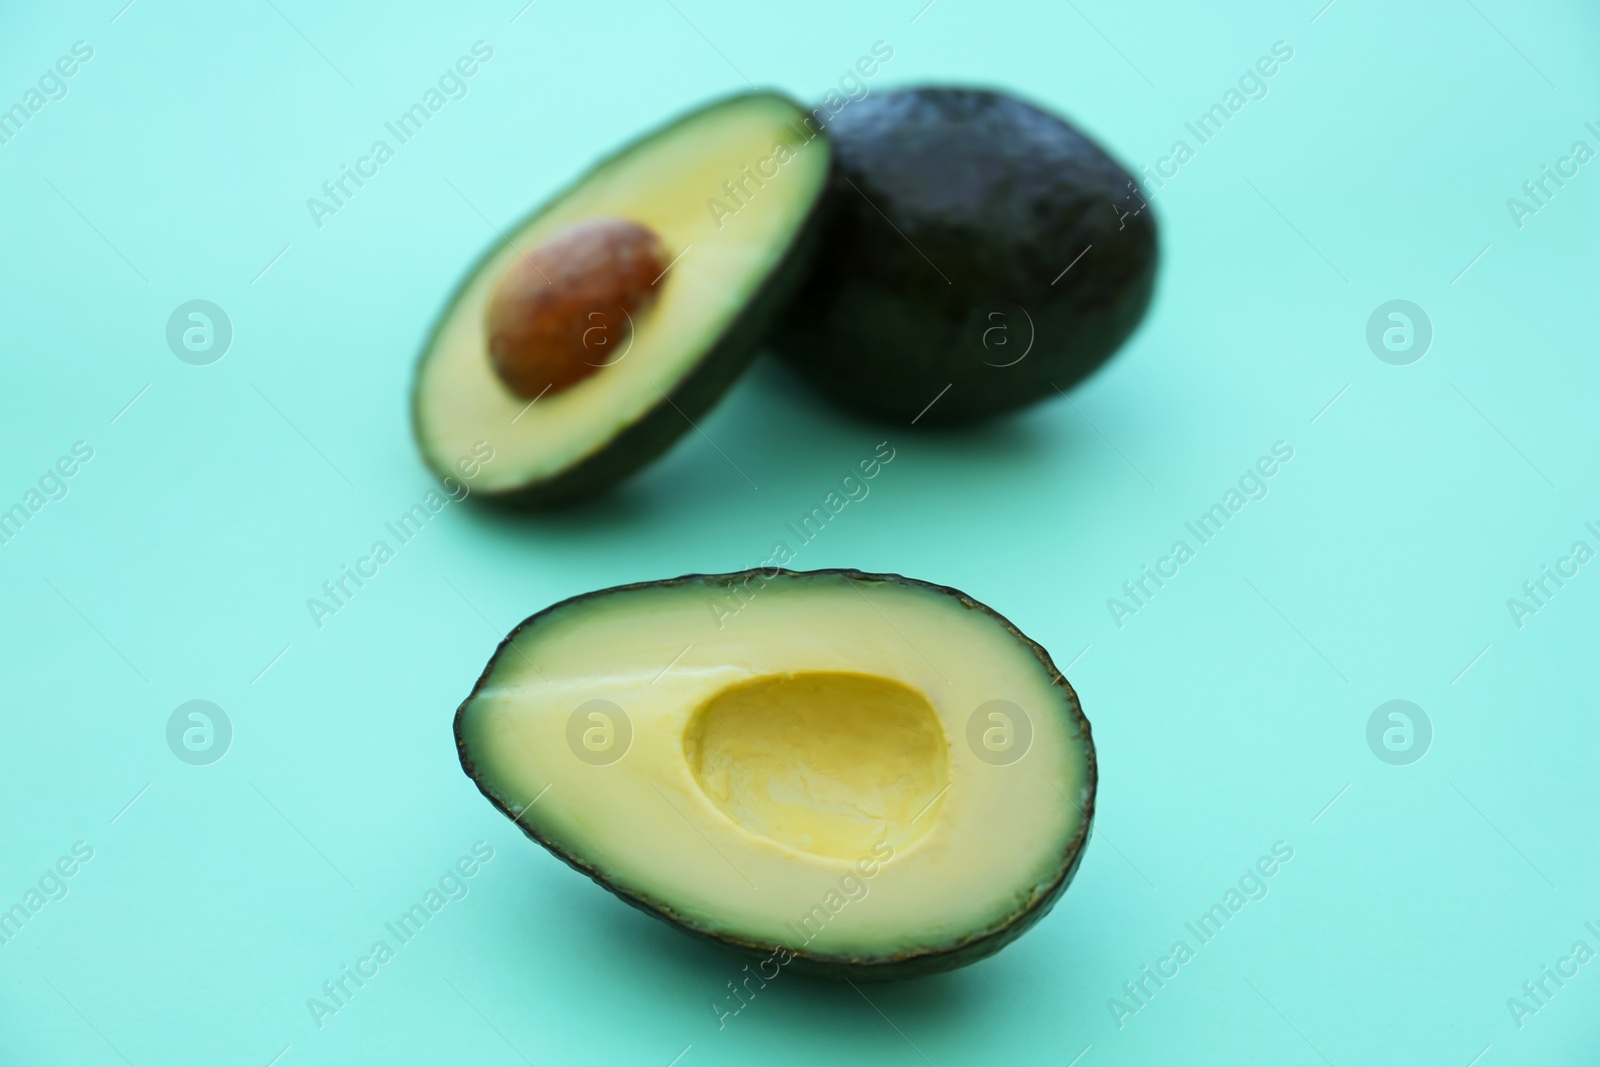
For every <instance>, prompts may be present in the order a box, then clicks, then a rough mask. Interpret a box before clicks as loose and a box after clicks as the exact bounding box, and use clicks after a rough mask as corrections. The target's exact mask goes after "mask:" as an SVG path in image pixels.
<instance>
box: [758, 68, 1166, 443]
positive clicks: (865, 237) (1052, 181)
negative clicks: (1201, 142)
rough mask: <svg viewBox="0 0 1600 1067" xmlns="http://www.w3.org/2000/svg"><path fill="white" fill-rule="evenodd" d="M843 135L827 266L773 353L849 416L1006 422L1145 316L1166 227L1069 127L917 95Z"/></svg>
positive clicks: (851, 124) (1108, 161)
mask: <svg viewBox="0 0 1600 1067" xmlns="http://www.w3.org/2000/svg"><path fill="white" fill-rule="evenodd" d="M827 132H828V136H829V138H830V139H831V140H832V141H833V145H834V151H835V155H836V168H835V173H834V175H833V177H832V178H831V179H830V184H829V189H828V194H827V195H828V200H829V202H830V208H831V210H830V220H829V222H828V223H827V230H826V233H825V235H824V237H823V248H822V251H821V252H820V253H819V260H820V261H821V262H825V263H827V264H828V269H826V270H818V271H816V272H815V273H814V274H813V275H812V276H811V278H810V279H809V280H808V281H807V283H806V287H805V288H804V290H803V291H802V292H801V293H800V294H799V295H798V296H797V297H796V299H795V301H794V303H793V304H792V305H791V309H790V312H789V313H788V314H787V315H786V316H785V319H784V321H783V322H782V323H781V324H780V325H779V326H778V327H777V328H776V329H775V330H774V334H773V337H772V341H771V344H772V348H773V351H774V352H775V353H776V354H777V355H778V356H779V357H780V358H781V359H783V360H784V361H785V362H786V363H788V364H789V365H790V366H791V367H793V368H794V369H795V371H796V372H797V373H799V374H800V376H801V377H803V378H805V379H806V380H807V381H808V382H809V383H810V384H811V385H812V386H814V387H815V388H816V389H817V390H819V391H820V392H822V393H823V394H825V395H826V396H828V397H829V398H830V399H832V400H834V401H835V402H837V403H839V404H840V405H842V406H844V407H846V408H848V409H850V410H853V411H857V412H860V413H863V414H867V415H871V416H876V417H879V418H884V419H890V420H894V421H897V422H902V423H909V422H911V421H912V420H916V422H917V424H918V425H919V426H931V425H938V424H948V425H954V424H963V423H972V422H976V421H979V420H982V419H986V418H990V417H992V416H995V415H999V414H1001V413H1004V412H1007V411H1011V410H1014V409H1016V408H1020V407H1023V406H1025V405H1027V404H1031V403H1034V402H1036V401H1039V400H1042V399H1047V398H1051V397H1055V396H1057V395H1058V393H1057V391H1058V390H1066V389H1069V388H1071V387H1072V386H1073V385H1074V384H1075V383H1077V382H1078V381H1080V380H1082V379H1083V378H1085V377H1087V376H1088V375H1089V374H1090V373H1092V372H1093V371H1094V370H1095V369H1097V368H1098V367H1099V366H1100V365H1101V364H1103V363H1104V362H1105V361H1106V360H1107V359H1109V358H1110V357H1111V355H1112V354H1113V353H1114V352H1115V351H1116V350H1117V348H1118V347H1119V346H1120V345H1121V344H1122V343H1123V341H1124V340H1126V339H1127V337H1128V336H1129V334H1131V333H1132V332H1133V330H1134V328H1135V327H1136V326H1137V325H1138V324H1139V322H1140V320H1141V319H1142V318H1143V316H1144V313H1145V310H1146V308H1147V307H1148V306H1149V304H1150V300H1151V295H1152V293H1153V291H1154V284H1155V274H1156V265H1157V233H1156V221H1155V216H1154V213H1153V211H1152V210H1151V208H1150V207H1149V206H1148V205H1147V204H1146V203H1145V201H1144V200H1143V199H1142V198H1141V196H1140V194H1139V191H1138V184H1137V182H1136V181H1135V180H1134V177H1133V176H1132V175H1131V174H1129V173H1128V171H1127V170H1125V169H1124V168H1123V167H1122V166H1121V165H1120V164H1119V163H1117V161H1116V160H1114V159H1113V158H1111V156H1109V155H1108V154H1107V153H1106V152H1105V151H1104V150H1103V149H1102V148H1100V146H1099V145H1097V144H1095V143H1094V142H1093V141H1092V140H1090V139H1089V138H1088V137H1086V136H1085V135H1084V134H1083V133H1081V132H1080V131H1078V130H1077V129H1075V128H1074V127H1073V126H1071V125H1070V124H1069V123H1067V122H1066V121H1064V120H1063V119H1061V118H1059V117H1057V116H1055V115H1052V114H1050V113H1049V112H1046V111H1044V110H1041V109H1040V108H1037V107H1035V106H1033V105H1032V104H1029V103H1027V102H1025V101H1022V100H1018V99H1016V98H1015V97H1012V96H1009V95H1006V94H1004V93H997V92H990V91H984V90H974V89H959V88H943V87H934V88H915V89H905V90H900V91H896V92H888V93H880V94H873V95H872V96H869V97H868V98H866V99H865V100H862V101H859V102H856V103H852V104H850V105H849V106H848V107H846V108H845V109H844V110H843V111H841V112H840V113H839V114H838V115H837V116H836V117H835V118H834V119H833V120H832V121H831V122H830V123H829V124H828V127H827ZM1080 256H1081V257H1082V258H1079V257H1080ZM1069 268H1070V269H1069ZM947 387H948V388H947ZM936 397H937V398H938V399H937V402H936V403H935V402H934V401H935V398H936ZM930 405H931V406H930Z"/></svg>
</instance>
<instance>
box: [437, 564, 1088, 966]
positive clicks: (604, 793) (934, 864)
mask: <svg viewBox="0 0 1600 1067" xmlns="http://www.w3.org/2000/svg"><path fill="white" fill-rule="evenodd" d="M455 739H456V747H457V751H458V753H459V755H460V758H461V766H462V769H463V770H464V771H466V773H467V775H468V776H469V777H470V778H472V780H473V781H474V782H475V783H477V786H478V788H479V790H481V791H482V792H483V794H484V796H486V797H487V798H488V799H489V800H490V801H491V802H492V803H493V804H494V805H495V807H497V808H498V809H500V811H501V812H503V813H504V814H505V815H506V816H508V817H509V818H511V819H512V820H513V821H515V822H516V823H517V825H518V826H519V827H520V828H521V829H522V830H523V832H524V833H526V834H527V835H528V836H529V837H531V838H533V839H534V840H535V841H537V842H539V843H540V844H541V845H543V846H544V847H545V848H547V849H549V850H550V851H551V852H552V853H554V854H555V855H556V857H557V858H559V859H561V860H563V861H565V862H566V863H567V864H568V865H570V866H571V867H573V868H574V869H576V870H578V871H580V872H582V873H583V874H586V875H588V876H589V877H590V878H592V879H593V880H594V881H595V882H597V883H599V884H600V885H601V886H602V887H604V888H605V889H608V890H610V891H611V892H612V893H614V894H616V895H617V896H618V897H620V898H621V899H622V900H623V901H625V902H626V903H628V904H631V905H633V906H634V907H636V908H639V909H641V910H643V911H645V912H648V913H649V914H651V915H653V916H655V917H656V918H659V919H662V920H664V921H666V922H668V923H670V924H671V925H673V926H675V927H677V928H678V929H680V930H682V931H684V932H686V933H688V934H691V935H693V936H695V937H698V938H703V939H706V940H709V941H712V942H715V943H717V944H719V945H722V946H724V947H727V948H729V949H732V950H734V951H736V952H738V953H740V954H741V955H744V956H748V957H750V958H752V959H756V960H759V961H760V962H758V963H757V964H756V965H755V972H752V973H756V972H759V973H760V975H761V977H762V978H764V979H767V980H770V979H772V978H773V977H775V975H776V974H777V972H778V969H781V968H788V969H790V970H792V971H794V972H803V973H808V974H812V975H817V976H821V977H827V978H837V979H850V980H852V981H858V982H859V981H881V980H888V979H900V978H911V977H917V976H920V975H925V974H932V973H935V972H939V971H946V970H950V969H953V968H956V967H962V966H965V965H967V964H969V963H972V962H974V961H976V960H979V959H982V958H984V957H985V956H989V955H991V954H993V953H995V952H998V951H999V950H1000V949H1001V948H1003V947H1004V946H1005V945H1007V944H1009V943H1010V942H1011V941H1013V940H1014V939H1016V938H1017V937H1018V936H1020V935H1021V934H1022V933H1023V932H1024V931H1026V930H1027V929H1028V928H1030V927H1031V926H1033V925H1034V924H1035V923H1037V922H1038V921H1039V920H1040V919H1041V918H1043V917H1044V915H1045V913H1046V912H1048V911H1049V910H1050V908H1051V906H1052V905H1054V904H1055V902H1056V900H1057V899H1058V898H1059V897H1060V896H1061V894H1062V892H1063V891H1064V890H1065V889H1066V886H1067V883H1068V881H1069V880H1070V879H1071V878H1072V875H1073V873H1074V872H1075V871H1076V870H1077V867H1078V862H1079V860H1080V859H1081V858H1082V854H1083V847H1084V843H1085V842H1086V840H1087V839H1088V832H1089V824H1090V820H1091V818H1092V816H1093V813H1094V797H1095V780H1096V772H1095V753H1094V744H1093V741H1092V739H1091V737H1090V732H1089V723H1088V721H1087V720H1086V719H1085V718H1084V715H1083V711H1082V709H1081V708H1080V707H1079V705H1078V698H1077V695H1076V694H1075V693H1074V692H1073V689H1072V687H1071V685H1069V684H1068V683H1067V681H1066V680H1065V679H1064V678H1062V676H1061V673H1060V672H1059V671H1058V670H1056V668H1055V665H1054V664H1053V663H1052V662H1051V660H1050V656H1049V655H1048V654H1047V653H1046V652H1045V650H1044V649H1043V648H1041V647H1040V646H1039V645H1038V644H1036V643H1035V642H1033V641H1031V640H1029V639H1028V638H1027V637H1025V636H1023V634H1022V633H1021V632H1020V631H1018V630H1017V628H1016V627H1015V626H1013V625H1012V624H1011V623H1010V622H1008V621H1007V620H1006V619H1005V618H1003V617H1002V616H1000V615H999V614H998V613H996V612H995V611H993V610H992V609H990V608H988V607H986V606H984V605H983V604H980V603H978V602H977V601H976V600H973V599H972V598H971V597H969V596H967V595H965V594H963V593H961V592H958V591H957V590H954V589H949V588H945V587H943V586H938V585H931V584H929V583H927V582H921V581H916V580H913V579H910V578H904V577H901V576H899V575H895V574H864V573H861V572H858V571H851V570H819V571H805V572H796V571H788V570H782V569H779V568H772V569H767V570H762V569H757V570H749V571H741V572H738V573H734V574H714V575H708V574H691V575H686V576H684V577H681V578H674V579H670V580H667V581H657V582H643V583H639V584H636V585H624V586H618V587H616V588H613V589H604V590H601V591H599V592H595V593H589V594H586V595H583V596H578V597H574V598H572V599H570V600H565V601H562V602H561V603H559V604H556V605H554V606H553V607H549V608H546V609H545V610H544V611H541V612H539V613H538V614H536V615H534V616H532V617H530V618H529V619H527V620H526V621H524V622H523V623H522V624H521V625H519V626H518V627H517V628H516V629H515V630H513V631H512V632H511V634H510V636H508V637H507V638H506V639H505V641H504V642H503V643H502V644H501V645H500V647H499V649H498V650H497V651H496V652H495V654H494V656H493V658H492V659H490V661H489V664H488V666H487V667H486V668H485V669H484V671H483V674H482V676H481V677H479V679H478V682H477V684H476V685H475V686H474V687H473V689H472V692H471V693H470V695H469V696H468V697H467V699H466V701H465V702H464V703H462V705H461V706H460V708H459V710H458V711H457V712H456V717H455Z"/></svg>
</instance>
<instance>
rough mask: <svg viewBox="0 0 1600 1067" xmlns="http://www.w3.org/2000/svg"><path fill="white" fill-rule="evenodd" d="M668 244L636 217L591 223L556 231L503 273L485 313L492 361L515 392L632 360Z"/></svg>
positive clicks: (537, 392) (560, 383)
mask: <svg viewBox="0 0 1600 1067" xmlns="http://www.w3.org/2000/svg"><path fill="white" fill-rule="evenodd" d="M667 265H668V264H667V256H666V248H665V246H664V245H663V244H662V243H661V238H660V237H658V236H657V235H656V233H655V232H654V231H653V230H651V229H650V228H649V227H647V226H644V225H642V224H640V223H638V222H634V221H632V220H630V219H621V218H595V219H586V220H585V221H583V222H579V223H575V224H573V225H571V226H567V227H564V228H563V229H560V230H557V231H556V232H555V233H553V234H551V235H550V236H549V237H548V238H546V239H545V240H544V241H542V242H541V243H540V244H539V245H538V246H536V247H535V248H534V249H533V250H532V251H530V252H528V253H526V254H524V255H522V256H520V257H518V258H517V260H516V261H515V262H514V263H513V264H512V265H511V266H510V267H508V268H507V269H506V271H505V273H504V274H503V275H501V277H500V280H499V282H498V283H497V284H496V286H495V290H494V294H493V295H492V296H491V297H490V299H489V307H488V311H487V314H486V316H485V329H486V331H487V334H488V350H489V360H490V362H491V364H492V365H493V366H494V370H495V374H496V375H497V376H498V377H499V378H500V380H501V381H502V382H503V383H504V384H505V386H506V388H508V389H510V390H511V391H512V392H513V393H515V394H516V395H517V396H520V397H525V398H530V399H534V398H537V397H540V396H542V395H543V394H544V393H546V392H549V391H552V390H554V391H557V392H559V391H560V390H563V389H566V388H569V387H570V386H572V385H575V384H577V383H578V382H580V381H582V380H583V379H585V378H587V377H589V376H590V375H591V374H594V373H595V372H596V371H598V370H599V369H600V368H602V367H606V366H610V365H611V364H612V363H614V362H616V361H617V360H618V359H620V358H621V355H619V354H618V353H622V354H626V351H627V343H628V340H629V338H630V337H631V336H632V334H633V316H634V315H636V314H639V313H640V312H643V311H645V310H647V309H648V308H649V307H650V306H651V305H652V304H654V302H655V299H656V297H657V295H658V293H659V290H658V289H657V288H656V286H655V282H656V280H657V279H659V278H660V277H661V273H662V272H663V271H664V270H666V268H667Z"/></svg>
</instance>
